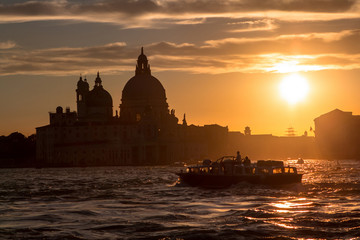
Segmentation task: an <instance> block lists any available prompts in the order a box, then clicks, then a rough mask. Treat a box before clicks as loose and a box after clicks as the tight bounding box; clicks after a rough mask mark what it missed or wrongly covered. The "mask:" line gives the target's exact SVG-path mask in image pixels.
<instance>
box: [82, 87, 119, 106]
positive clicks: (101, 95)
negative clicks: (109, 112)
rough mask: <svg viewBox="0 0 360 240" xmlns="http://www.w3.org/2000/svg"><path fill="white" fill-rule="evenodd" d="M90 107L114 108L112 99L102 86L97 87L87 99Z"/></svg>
mask: <svg viewBox="0 0 360 240" xmlns="http://www.w3.org/2000/svg"><path fill="white" fill-rule="evenodd" d="M86 104H87V106H88V107H112V106H113V102H112V97H111V95H110V93H109V92H108V91H106V90H105V89H104V88H103V87H102V86H96V87H94V89H93V90H91V91H90V92H89V93H88V95H87V98H86Z"/></svg>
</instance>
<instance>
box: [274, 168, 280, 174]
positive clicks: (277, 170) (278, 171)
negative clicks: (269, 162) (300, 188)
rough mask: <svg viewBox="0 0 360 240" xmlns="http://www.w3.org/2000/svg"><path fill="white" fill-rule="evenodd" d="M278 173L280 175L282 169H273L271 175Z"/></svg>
mask: <svg viewBox="0 0 360 240" xmlns="http://www.w3.org/2000/svg"><path fill="white" fill-rule="evenodd" d="M278 173H282V169H281V168H274V169H273V174H278Z"/></svg>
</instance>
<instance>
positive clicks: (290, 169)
mask: <svg viewBox="0 0 360 240" xmlns="http://www.w3.org/2000/svg"><path fill="white" fill-rule="evenodd" d="M284 170H285V173H295V172H294V168H292V167H286V168H284Z"/></svg>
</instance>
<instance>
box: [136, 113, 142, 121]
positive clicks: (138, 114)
mask: <svg viewBox="0 0 360 240" xmlns="http://www.w3.org/2000/svg"><path fill="white" fill-rule="evenodd" d="M140 120H141V115H140V113H137V114H136V121H137V122H139V121H140Z"/></svg>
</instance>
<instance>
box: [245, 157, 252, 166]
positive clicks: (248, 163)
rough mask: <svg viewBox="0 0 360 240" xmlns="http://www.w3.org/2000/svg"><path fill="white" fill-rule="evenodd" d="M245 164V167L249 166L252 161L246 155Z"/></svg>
mask: <svg viewBox="0 0 360 240" xmlns="http://www.w3.org/2000/svg"><path fill="white" fill-rule="evenodd" d="M243 164H244V166H245V167H249V166H250V165H251V161H250V159H249V158H248V156H246V157H245V159H244V162H243Z"/></svg>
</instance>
